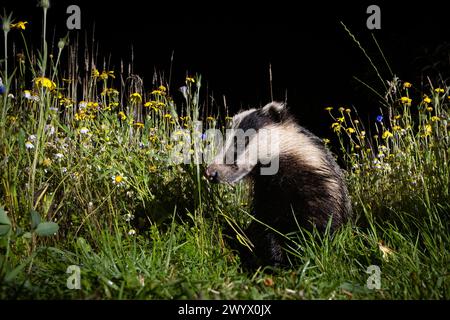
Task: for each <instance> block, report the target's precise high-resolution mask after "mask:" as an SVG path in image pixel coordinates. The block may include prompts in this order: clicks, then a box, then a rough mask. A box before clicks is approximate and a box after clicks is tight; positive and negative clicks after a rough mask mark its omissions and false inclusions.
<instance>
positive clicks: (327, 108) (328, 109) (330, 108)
mask: <svg viewBox="0 0 450 320" xmlns="http://www.w3.org/2000/svg"><path fill="white" fill-rule="evenodd" d="M325 110H326V111H331V110H333V107H326V108H325Z"/></svg>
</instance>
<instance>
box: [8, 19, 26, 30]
mask: <svg viewBox="0 0 450 320" xmlns="http://www.w3.org/2000/svg"><path fill="white" fill-rule="evenodd" d="M27 24H28V22H27V21H19V22H17V23H11V24H10V26H11V29H17V30H25V29H26V25H27Z"/></svg>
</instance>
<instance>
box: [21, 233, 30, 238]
mask: <svg viewBox="0 0 450 320" xmlns="http://www.w3.org/2000/svg"><path fill="white" fill-rule="evenodd" d="M22 237H23V238H25V239H31V233H30V232H25V233H24V234H23V236H22Z"/></svg>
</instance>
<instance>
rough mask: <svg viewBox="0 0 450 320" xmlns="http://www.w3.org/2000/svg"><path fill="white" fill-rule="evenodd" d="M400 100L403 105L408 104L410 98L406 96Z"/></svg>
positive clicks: (410, 100)
mask: <svg viewBox="0 0 450 320" xmlns="http://www.w3.org/2000/svg"><path fill="white" fill-rule="evenodd" d="M400 101H401V102H402V103H403V104H405V105H410V104H411V102H412V99H410V98H408V97H401V98H400Z"/></svg>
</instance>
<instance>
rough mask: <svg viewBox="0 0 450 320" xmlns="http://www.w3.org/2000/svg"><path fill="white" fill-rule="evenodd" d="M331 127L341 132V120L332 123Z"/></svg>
mask: <svg viewBox="0 0 450 320" xmlns="http://www.w3.org/2000/svg"><path fill="white" fill-rule="evenodd" d="M331 129H333V131H334V132H336V133H338V132H341V124H340V123H339V122H335V123H333V124H332V125H331Z"/></svg>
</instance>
